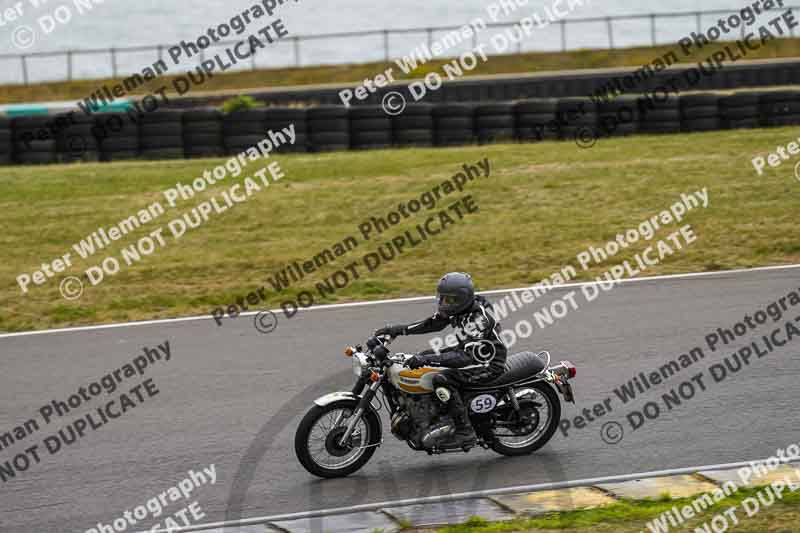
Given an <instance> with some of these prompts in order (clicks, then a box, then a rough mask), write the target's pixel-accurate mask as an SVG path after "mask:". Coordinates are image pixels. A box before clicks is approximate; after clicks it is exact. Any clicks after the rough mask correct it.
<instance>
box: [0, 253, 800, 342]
mask: <svg viewBox="0 0 800 533" xmlns="http://www.w3.org/2000/svg"><path fill="white" fill-rule="evenodd" d="M795 268H800V265H778V266H768V267H757V268H740V269H736V270H718V271H715V272H689V273H686V274H669V275H665V276H650V277H642V278H628V279H621V280H619V281H617V283H637V282H648V281H662V280H673V279H691V278H700V277H712V276H723V275H731V274H743V273H750V272H764V271H770V270H789V269H795ZM596 284H597V282H596V281H583V282H575V283H564V284H563V285H557V286H553V287H551V289H550V290H563V289H569V288H574V287H583V286H586V285H596ZM532 288H533V287H519V288H515V289H495V290H490V291H480V292H479V293H478V294H490V295H491V294H503V293H507V292H509V293H510V292H519V291H524V290H529V289H532ZM433 299H434V297H433V296H416V297H413V298H395V299H389V300H371V301H367V302H350V303H343V304H327V305H317V306H313V307H308V308H301V309H299V311H306V312H307V311H316V310H322V309H339V308H345V307H359V306H367V305H381V304H391V303H408V302H422V301H426V300H433ZM262 311H266V310H260V311H247V312H244V313H241V314H239V315H238V316H240V317H246V316H253V315H256V314H258V313H260V312H262ZM270 311H272V312H273V313H282V312H283V310H282V309H270ZM194 320H213V318H212V317H211V315H210V314H208V315H201V316H187V317H181V318H162V319H158V320H141V321H138V322H122V323H119V324H100V325H96V326H77V327H72V328H58V329H45V330H40V331H22V332H18V333H3V334H0V339H4V338H11V337H23V336H28V335H45V334H49V333H68V332H74V331H92V330H98V329H110V328H127V327H133V326H150V325H153V324H170V323H178V322H190V321H194ZM226 320H230V319H226Z"/></svg>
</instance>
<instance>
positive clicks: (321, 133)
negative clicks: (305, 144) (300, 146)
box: [308, 105, 350, 152]
mask: <svg viewBox="0 0 800 533" xmlns="http://www.w3.org/2000/svg"><path fill="white" fill-rule="evenodd" d="M308 141H309V149H310V150H311V151H312V152H330V151H333V150H347V149H348V148H350V116H349V113H348V108H346V107H344V106H333V105H331V106H319V107H312V108H310V109H309V110H308Z"/></svg>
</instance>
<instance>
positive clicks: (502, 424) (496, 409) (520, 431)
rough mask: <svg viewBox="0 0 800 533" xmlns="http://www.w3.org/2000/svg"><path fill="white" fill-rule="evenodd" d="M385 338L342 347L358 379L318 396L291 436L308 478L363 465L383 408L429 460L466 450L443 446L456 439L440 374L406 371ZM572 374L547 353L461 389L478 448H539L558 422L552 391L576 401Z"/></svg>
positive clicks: (516, 451)
mask: <svg viewBox="0 0 800 533" xmlns="http://www.w3.org/2000/svg"><path fill="white" fill-rule="evenodd" d="M393 340H394V339H393V338H392V337H389V336H381V337H371V338H370V339H368V340H367V349H366V350H364V349H363V347H362V346H361V345H357V346H355V347H347V348H346V349H345V355H347V356H348V357H351V358H352V361H353V372H354V374H355V375H356V378H357V381H356V384H355V386H354V387H353V389H352V390H351V391H349V392H347V391H342V392H333V393H330V394H327V395H325V396H322V397H320V398H317V399H316V400H315V401H314V406H313V407H312V408H311V409H310V410H309V411H308V413H306V415H305V416H304V417H303V419H302V421H301V422H300V425H299V426H298V428H297V432H296V434H295V443H294V447H295V453H296V455H297V458H298V460H299V461H300V463H301V464H302V465H303V467H305V469H306V470H308V471H309V472H310V473H311V474H314V475H316V476H319V477H323V478H336V477H345V476H348V475H350V474H352V473H353V472H356V471H357V470H358V469H360V468H361V467H362V466H364V465H365V464H366V463H367V462H368V461H369V460H370V458H371V457H372V455H373V454H374V453H375V450H376V449H377V447H378V446H380V445H381V444H382V443H383V438H382V432H383V426H382V422H381V417H380V415H379V414H378V412H379V411H380V410H381V409H383V406H384V405H385V406H387V409H388V414H389V419H390V421H391V432H392V434H393V435H394V436H395V437H397V438H398V439H400V440H402V441H405V442H406V443H407V444H408V446H409V447H411V448H412V449H413V450H417V451H425V452H427V453H428V454H429V455H433V454H441V453H451V452H468V451H469V450H470V449H471V448H472V447H473V446H470V445H466V446H463V447H459V446H453V445H448V439H450V438H451V437H452V436H453V434H454V433H455V427H454V423H453V420H452V418H451V417H450V416H449V414H448V408H447V405H446V401H447V399H448V398H449V391H447V389H443V388H442V387H438V388H437V387H435V386H434V385H433V377H434V376H435V375H437V374H438V373H439V372H441V371H442V370H444V369H443V368H438V367H423V368H418V369H415V370H411V369H409V368H407V367H406V366H405V362H406V360H407V359H408V358H410V357H411V356H412V355H413V354H403V353H394V354H392V353H390V352H389V350H388V348H387V346H388V345H389V344H390V343H391V342H392V341H393ZM576 373H577V370H576V368H575V366H574V365H573V364H572V363H570V362H569V361H561V362H560V363H559V364H557V365H554V366H550V354H549V353H548V352H540V353H538V354H535V353H533V352H521V353H517V354H514V355H510V356H508V358H507V360H506V368H505V372H504V373H503V374H501V375H500V376H499V377H498V378H496V379H494V380H493V381H490V382H486V383H480V384H475V385H474V386H465V387H462V388H461V389H460V391H461V394H462V397H463V400H464V404H465V405H466V406H467V411H468V416H469V418H470V422H471V423H472V425H473V427H474V428H475V433H476V435H477V442H476V443H475V444H476V445H477V446H480V447H482V448H484V449H491V450H494V451H495V452H497V453H500V454H502V455H509V456H516V455H527V454H530V453H533V452H534V451H536V450H538V449H539V448H541V447H542V446H544V445H545V444H546V443H547V442H548V441H549V440H550V438H551V437H552V436H553V434H554V433H555V431H556V429H557V427H558V424H559V421H560V419H561V403H560V400H559V396H558V394H557V393H556V391H558V392H559V393H560V394H561V396H562V397H563V398H564V400H565V401H569V402H572V403H575V398H574V395H573V391H572V385H571V383H570V380H571V379H573V378H575V376H576Z"/></svg>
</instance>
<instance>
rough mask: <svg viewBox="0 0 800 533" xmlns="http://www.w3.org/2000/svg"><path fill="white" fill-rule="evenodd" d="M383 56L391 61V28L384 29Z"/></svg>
mask: <svg viewBox="0 0 800 533" xmlns="http://www.w3.org/2000/svg"><path fill="white" fill-rule="evenodd" d="M383 58H384V59H385V60H386V61H389V30H383Z"/></svg>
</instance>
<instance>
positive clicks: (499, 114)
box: [475, 103, 516, 144]
mask: <svg viewBox="0 0 800 533" xmlns="http://www.w3.org/2000/svg"><path fill="white" fill-rule="evenodd" d="M514 109H515V106H514V104H511V103H501V104H484V105H479V106H478V107H476V108H475V132H476V134H477V136H478V142H479V143H480V144H489V143H497V142H511V141H513V140H514V139H515V138H516V117H515V112H514Z"/></svg>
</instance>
